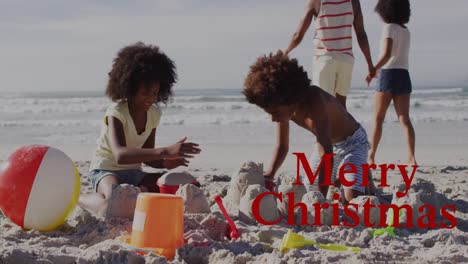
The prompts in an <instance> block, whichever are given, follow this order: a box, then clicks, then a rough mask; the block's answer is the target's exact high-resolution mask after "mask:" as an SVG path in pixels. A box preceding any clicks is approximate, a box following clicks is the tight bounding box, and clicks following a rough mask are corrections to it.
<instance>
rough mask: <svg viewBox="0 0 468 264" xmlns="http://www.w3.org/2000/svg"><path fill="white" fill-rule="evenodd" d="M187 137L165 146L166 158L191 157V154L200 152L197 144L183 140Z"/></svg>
mask: <svg viewBox="0 0 468 264" xmlns="http://www.w3.org/2000/svg"><path fill="white" fill-rule="evenodd" d="M186 140H187V137H184V138H183V139H181V140H179V141H178V142H177V143H176V144H174V145H171V146H168V147H166V152H165V154H166V156H165V158H166V159H182V158H193V155H195V154H198V153H200V152H201V150H200V148H198V144H195V143H192V142H185V141H186Z"/></svg>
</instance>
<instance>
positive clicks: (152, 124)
mask: <svg viewBox="0 0 468 264" xmlns="http://www.w3.org/2000/svg"><path fill="white" fill-rule="evenodd" d="M110 116H112V117H115V118H117V119H118V120H119V121H120V122H121V123H122V125H123V129H124V134H125V142H126V145H127V147H128V148H142V147H143V144H144V143H145V142H146V140H147V139H148V137H149V136H150V134H151V131H153V129H155V128H156V127H157V126H158V124H159V120H160V119H161V110H160V109H159V108H158V107H156V106H155V105H152V106H151V107H150V109H149V110H148V112H147V120H146V126H145V131H144V132H143V133H141V134H138V132H137V130H136V128H135V124H134V123H133V119H132V117H131V115H130V111H129V109H128V102H127V101H121V102H118V103H112V104H111V105H110V106H109V107H108V108H107V111H106V115H105V116H104V120H103V121H104V122H102V126H101V134H100V136H99V138H98V140H97V148H96V150H95V151H94V156H93V159H92V161H91V165H90V170H111V171H118V170H141V163H137V164H118V163H117V161H116V160H115V158H114V155H113V154H112V148H111V146H110V141H109V126H108V118H109V117H110Z"/></svg>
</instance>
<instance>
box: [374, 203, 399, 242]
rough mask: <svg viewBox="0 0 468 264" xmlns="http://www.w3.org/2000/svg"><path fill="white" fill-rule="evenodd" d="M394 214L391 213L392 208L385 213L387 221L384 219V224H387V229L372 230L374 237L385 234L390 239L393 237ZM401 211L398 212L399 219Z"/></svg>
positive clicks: (393, 212)
mask: <svg viewBox="0 0 468 264" xmlns="http://www.w3.org/2000/svg"><path fill="white" fill-rule="evenodd" d="M394 214H395V211H393V208H389V209H388V212H387V219H385V222H386V223H387V225H388V227H385V228H379V229H376V230H374V232H373V233H372V234H373V235H374V237H377V236H381V235H383V234H385V233H388V234H389V235H390V236H391V237H395V232H394V230H395V226H394V224H393V216H394ZM401 215H402V211H401V210H400V211H399V212H398V217H401Z"/></svg>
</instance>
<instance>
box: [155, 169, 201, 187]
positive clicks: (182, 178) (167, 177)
mask: <svg viewBox="0 0 468 264" xmlns="http://www.w3.org/2000/svg"><path fill="white" fill-rule="evenodd" d="M195 181H196V179H195V177H193V176H192V174H190V173H189V172H187V171H182V172H168V173H166V174H164V175H163V176H161V178H159V179H158V184H161V185H169V186H174V185H175V186H177V185H181V184H189V183H193V182H195Z"/></svg>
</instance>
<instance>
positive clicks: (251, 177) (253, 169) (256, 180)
mask: <svg viewBox="0 0 468 264" xmlns="http://www.w3.org/2000/svg"><path fill="white" fill-rule="evenodd" d="M253 184H260V185H261V186H265V179H264V177H263V164H261V163H255V162H253V161H248V162H245V163H244V164H242V166H241V168H240V169H239V170H237V171H235V172H234V173H233V174H232V176H231V182H230V183H229V189H228V192H227V195H226V197H225V198H224V199H223V203H224V206H225V207H226V210H227V211H228V213H229V214H230V215H232V216H236V215H238V212H239V203H240V200H241V196H242V193H243V191H244V190H245V189H246V188H247V187H248V186H249V185H253ZM267 191H268V190H267Z"/></svg>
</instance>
